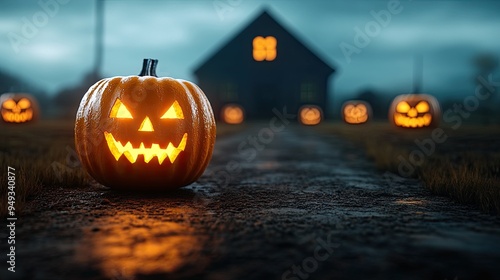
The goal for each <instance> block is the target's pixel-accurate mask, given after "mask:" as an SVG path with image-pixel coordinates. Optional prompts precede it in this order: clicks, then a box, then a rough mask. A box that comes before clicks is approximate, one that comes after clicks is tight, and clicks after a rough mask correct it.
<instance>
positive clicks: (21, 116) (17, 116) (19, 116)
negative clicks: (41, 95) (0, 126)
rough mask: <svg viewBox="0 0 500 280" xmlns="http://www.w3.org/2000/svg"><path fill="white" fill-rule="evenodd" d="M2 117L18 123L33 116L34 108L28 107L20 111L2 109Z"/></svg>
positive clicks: (7, 120)
mask: <svg viewBox="0 0 500 280" xmlns="http://www.w3.org/2000/svg"><path fill="white" fill-rule="evenodd" d="M2 118H3V119H4V121H6V122H16V123H20V122H27V121H30V120H31V119H32V118H33V110H31V109H26V111H24V112H19V113H17V112H14V113H13V112H8V111H2Z"/></svg>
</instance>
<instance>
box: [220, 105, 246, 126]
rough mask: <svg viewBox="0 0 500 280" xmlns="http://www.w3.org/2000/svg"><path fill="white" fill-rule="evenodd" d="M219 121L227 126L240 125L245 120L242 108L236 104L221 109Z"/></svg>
mask: <svg viewBox="0 0 500 280" xmlns="http://www.w3.org/2000/svg"><path fill="white" fill-rule="evenodd" d="M221 119H222V120H223V121H224V122H225V123H227V124H240V123H242V122H243V120H244V119H245V113H244V111H243V107H241V106H240V105H237V104H227V105H225V106H224V107H222V110H221Z"/></svg>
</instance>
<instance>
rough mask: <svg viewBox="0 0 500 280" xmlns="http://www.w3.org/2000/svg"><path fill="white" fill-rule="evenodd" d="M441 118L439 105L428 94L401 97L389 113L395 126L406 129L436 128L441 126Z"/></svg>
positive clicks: (394, 102)
mask: <svg viewBox="0 0 500 280" xmlns="http://www.w3.org/2000/svg"><path fill="white" fill-rule="evenodd" d="M440 117H441V115H440V108H439V103H438V102H437V100H436V99H435V98H434V97H432V96H430V95H427V94H406V95H399V96H397V97H396V98H395V99H394V101H393V102H392V105H391V109H390V111H389V119H390V120H392V122H393V123H394V125H396V126H398V127H406V128H422V127H434V126H437V125H438V124H439V119H440Z"/></svg>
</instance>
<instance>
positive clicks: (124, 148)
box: [104, 131, 188, 164]
mask: <svg viewBox="0 0 500 280" xmlns="http://www.w3.org/2000/svg"><path fill="white" fill-rule="evenodd" d="M104 138H106V142H107V143H108V147H109V150H110V151H111V154H113V156H114V157H115V159H116V161H118V160H119V159H120V157H121V156H122V155H123V156H125V157H126V158H127V159H128V160H129V161H130V163H135V162H136V161H137V157H138V156H139V155H143V156H144V162H146V163H148V162H150V161H151V159H153V158H154V157H157V158H158V163H159V164H162V163H163V161H164V160H165V159H166V158H168V159H169V160H170V162H171V163H174V161H175V160H176V159H177V156H178V155H179V154H180V153H181V152H183V151H184V149H185V148H186V142H187V138H188V134H187V133H184V136H182V140H181V142H180V143H179V145H177V147H175V146H174V144H172V142H169V143H168V146H167V147H166V148H161V147H160V144H156V143H155V144H152V145H151V147H149V148H146V147H145V146H144V143H142V142H141V144H140V145H139V148H134V147H133V146H132V143H130V141H129V142H127V143H126V144H125V145H123V144H122V143H121V142H120V141H117V140H116V139H115V137H113V134H111V133H109V132H107V131H105V132H104Z"/></svg>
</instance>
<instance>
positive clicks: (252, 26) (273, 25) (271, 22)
mask: <svg viewBox="0 0 500 280" xmlns="http://www.w3.org/2000/svg"><path fill="white" fill-rule="evenodd" d="M263 27H265V29H266V30H268V32H269V34H261V35H262V36H268V35H272V33H271V32H272V31H276V30H277V31H281V32H283V33H286V34H288V35H290V37H291V38H292V40H294V41H295V42H296V43H297V45H298V46H300V48H301V50H300V51H303V52H307V53H309V54H310V55H311V57H313V59H314V60H315V62H317V64H318V65H321V66H322V67H321V68H323V70H324V71H325V72H327V73H329V74H331V73H333V72H335V68H333V67H332V66H330V64H328V63H326V62H325V61H324V60H323V59H321V58H320V56H319V55H318V54H316V53H315V52H314V51H313V50H312V49H311V48H310V47H309V46H307V44H306V43H304V42H303V41H302V40H300V39H299V38H300V36H297V35H296V34H294V33H293V32H291V31H290V30H289V29H287V28H285V26H284V25H283V24H281V23H280V22H279V21H278V20H276V17H275V16H273V15H272V14H271V13H270V12H269V11H268V10H267V9H266V8H264V9H263V10H262V12H261V13H260V14H259V15H258V16H257V17H256V18H254V19H253V20H252V21H250V23H249V24H247V25H246V26H245V27H243V28H242V29H241V30H240V31H239V32H237V33H236V34H235V35H232V36H231V37H230V39H229V40H227V41H226V43H224V44H222V46H221V47H219V48H218V49H216V51H215V52H214V53H213V54H212V55H210V56H208V58H207V59H205V60H204V61H203V62H202V63H201V64H199V66H198V67H196V69H195V71H194V73H195V74H196V75H198V74H199V73H201V72H203V71H204V70H205V69H206V70H208V68H210V66H211V65H213V64H216V62H217V61H219V60H220V59H224V57H225V56H224V54H226V53H228V52H231V50H230V49H231V47H232V45H233V44H234V43H235V42H237V41H239V40H240V39H242V38H244V37H245V35H246V34H248V33H249V32H252V31H253V30H256V29H257V30H259V29H263Z"/></svg>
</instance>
